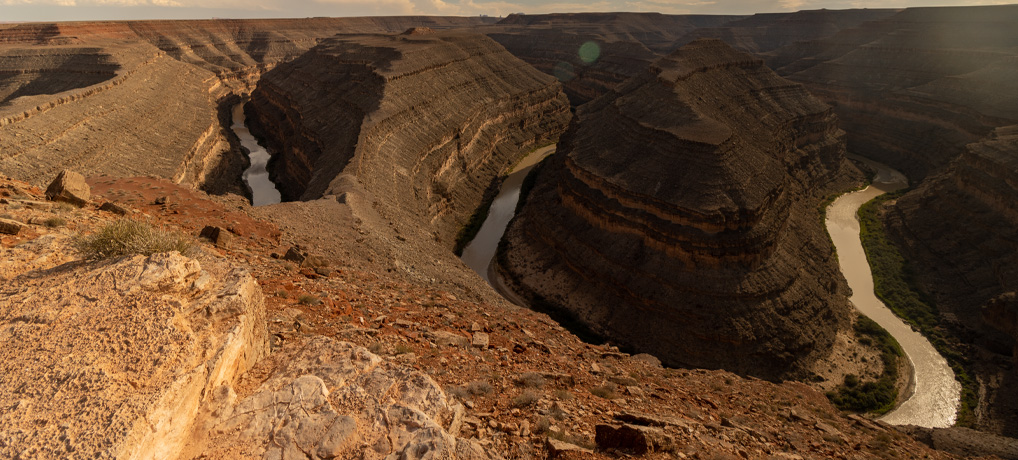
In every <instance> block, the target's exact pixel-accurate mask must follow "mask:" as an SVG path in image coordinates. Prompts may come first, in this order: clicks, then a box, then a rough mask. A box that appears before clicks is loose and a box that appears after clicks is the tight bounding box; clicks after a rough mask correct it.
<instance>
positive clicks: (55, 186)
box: [46, 169, 92, 206]
mask: <svg viewBox="0 0 1018 460" xmlns="http://www.w3.org/2000/svg"><path fill="white" fill-rule="evenodd" d="M90 198H92V188H91V187H89V186H88V184H87V183H85V176H82V175H81V174H78V173H76V172H74V171H69V170H66V169H65V170H63V171H60V174H57V177H56V179H53V182H50V184H49V187H46V199H48V200H51V201H64V202H67V203H71V204H73V205H76V206H84V205H85V204H87V203H88V200H89V199H90Z"/></svg>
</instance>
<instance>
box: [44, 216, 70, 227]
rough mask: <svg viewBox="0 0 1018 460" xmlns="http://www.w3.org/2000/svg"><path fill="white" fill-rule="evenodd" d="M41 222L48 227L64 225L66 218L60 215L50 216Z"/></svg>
mask: <svg viewBox="0 0 1018 460" xmlns="http://www.w3.org/2000/svg"><path fill="white" fill-rule="evenodd" d="M42 224H43V225H45V226H47V227H50V228H53V227H63V226H64V225H67V220H66V219H63V218H61V217H50V218H49V219H46V220H44V221H42Z"/></svg>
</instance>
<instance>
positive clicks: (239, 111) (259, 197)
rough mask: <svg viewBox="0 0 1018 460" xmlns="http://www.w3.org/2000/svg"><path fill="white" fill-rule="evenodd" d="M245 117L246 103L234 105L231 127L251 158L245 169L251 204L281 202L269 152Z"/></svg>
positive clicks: (260, 204)
mask: <svg viewBox="0 0 1018 460" xmlns="http://www.w3.org/2000/svg"><path fill="white" fill-rule="evenodd" d="M246 121H247V119H246V118H245V117H244V104H243V103H241V104H237V105H236V106H234V107H233V126H231V127H230V129H232V130H233V132H234V133H236V134H237V137H239V138H240V145H241V146H243V147H244V150H246V151H247V157H248V159H250V160H251V166H250V167H248V168H247V170H246V171H244V175H243V178H244V182H246V183H247V185H248V186H249V187H251V205H253V206H264V205H267V204H275V203H279V201H280V200H281V198H282V197H281V195H280V194H279V190H276V184H274V183H272V181H271V180H269V171H268V169H267V166H268V164H269V152H268V151H267V150H265V148H264V147H262V146H260V145H258V141H257V140H255V138H254V136H252V135H251V131H249V130H248V129H247V125H246V124H245V122H246Z"/></svg>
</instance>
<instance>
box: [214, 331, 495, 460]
mask: <svg viewBox="0 0 1018 460" xmlns="http://www.w3.org/2000/svg"><path fill="white" fill-rule="evenodd" d="M268 361H269V362H267V363H266V364H265V366H274V370H273V373H272V376H271V377H270V378H269V379H268V380H266V381H265V382H264V383H262V384H261V385H260V386H259V387H258V389H257V390H256V391H255V393H254V394H252V395H251V396H249V397H247V398H243V399H241V400H239V401H235V405H232V406H229V407H226V408H223V409H220V410H219V413H218V416H217V417H215V418H214V419H212V420H210V421H209V425H210V426H211V427H212V428H211V435H212V437H211V440H210V441H209V442H208V444H207V445H208V448H206V449H205V450H204V451H203V455H204V456H205V458H292V459H305V458H306V459H319V458H322V459H327V458H364V459H383V458H443V459H464V460H481V459H493V458H501V457H500V456H499V455H498V454H496V453H494V452H491V451H489V450H488V449H485V448H484V447H482V446H481V445H480V444H478V443H477V442H476V441H471V440H467V439H462V438H459V437H457V436H456V435H457V434H458V433H459V431H460V427H461V426H462V425H463V414H464V407H463V405H462V404H459V403H457V402H454V401H452V400H450V399H447V397H446V395H445V392H443V391H442V388H441V387H440V386H439V385H438V384H437V383H435V381H434V380H432V379H431V378H430V377H428V376H427V375H425V374H423V373H420V372H418V371H414V370H412V369H409V368H407V367H406V366H403V365H398V364H393V363H391V362H387V361H385V360H383V359H382V358H380V357H378V356H376V355H374V354H372V353H371V352H369V351H368V350H366V349H364V348H362V347H358V346H356V345H353V344H350V343H346V342H339V341H337V340H334V339H331V338H325V337H317V338H314V339H311V340H310V341H309V342H308V343H306V344H302V345H301V346H300V347H294V348H293V349H291V350H288V351H283V352H281V353H280V354H277V355H274V356H272V358H271V359H270V360H268ZM226 398H227V399H233V400H236V399H237V397H236V395H235V394H228V395H227V397H226Z"/></svg>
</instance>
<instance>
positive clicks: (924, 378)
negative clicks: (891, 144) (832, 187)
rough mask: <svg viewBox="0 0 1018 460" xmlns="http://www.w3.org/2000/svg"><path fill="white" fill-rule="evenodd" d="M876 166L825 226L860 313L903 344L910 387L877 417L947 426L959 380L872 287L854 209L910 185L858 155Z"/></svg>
mask: <svg viewBox="0 0 1018 460" xmlns="http://www.w3.org/2000/svg"><path fill="white" fill-rule="evenodd" d="M853 158H854V159H857V160H860V161H864V162H865V163H867V164H868V165H870V166H871V167H873V168H875V169H876V170H877V175H876V177H875V178H874V179H873V184H872V185H870V186H869V187H866V188H865V189H864V190H860V191H857V192H852V193H847V194H845V195H842V196H841V197H839V198H838V199H837V200H835V201H834V203H832V204H831V206H830V207H829V208H828V209H827V222H826V224H827V231H828V233H830V235H831V239H832V240H833V241H834V246H835V247H836V248H837V250H838V263H839V265H840V266H841V271H842V273H844V275H845V279H846V280H848V285H849V286H850V287H851V288H852V292H853V294H852V296H851V297H850V298H849V300H851V301H852V304H853V305H855V308H856V309H858V310H859V311H860V312H861V313H862V314H864V315H866V316H868V317H869V318H870V319H872V320H873V321H876V322H877V324H880V325H881V326H882V327H883V328H884V329H886V330H887V332H889V333H890V334H891V335H892V336H894V338H895V339H896V340H897V341H898V343H899V344H901V347H902V349H903V350H904V351H905V355H906V357H907V358H908V360H909V361H910V362H911V363H912V367H913V369H914V374H913V376H912V377H913V382H914V385H913V388H914V391H913V393H912V394H911V395H910V396H909V397H908V399H907V400H905V401H904V402H903V403H902V404H901V405H900V406H898V407H897V408H895V409H894V410H892V411H891V412H888V413H887V414H886V415H884V416H883V417H881V420H883V421H884V422H887V423H891V424H894V425H919V426H924V427H930V428H934V427H948V426H951V425H953V424H954V421H955V418H956V416H957V412H958V402H959V401H960V395H961V384H959V383H958V381H957V380H955V378H954V372H953V371H952V370H951V367H950V366H949V365H948V363H947V360H946V359H944V357H943V356H941V355H940V354H939V353H937V350H936V349H935V348H933V345H931V344H930V342H929V340H926V338H925V337H923V336H922V335H920V334H919V333H918V332H916V331H914V330H912V328H911V327H910V326H909V325H908V324H906V323H905V322H904V321H902V320H901V319H900V318H898V317H897V316H895V315H894V313H892V312H891V310H890V309H889V308H887V306H886V305H884V303H883V302H881V301H880V299H878V298H877V296H876V294H874V292H873V275H872V272H871V271H870V267H869V263H868V262H867V260H866V253H865V252H864V251H863V247H862V242H861V241H860V240H859V228H860V227H859V219H858V217H857V216H856V211H858V209H859V207H860V206H862V205H863V204H865V203H866V202H867V201H870V200H872V199H873V198H875V197H877V196H880V195H883V194H884V193H888V192H892V191H895V190H898V189H901V188H904V187H906V186H908V180H907V179H906V178H905V176H904V175H902V174H901V173H900V172H898V171H895V170H894V169H891V168H890V167H889V166H887V165H884V164H881V163H877V162H874V161H870V160H866V159H863V158H859V157H853Z"/></svg>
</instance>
